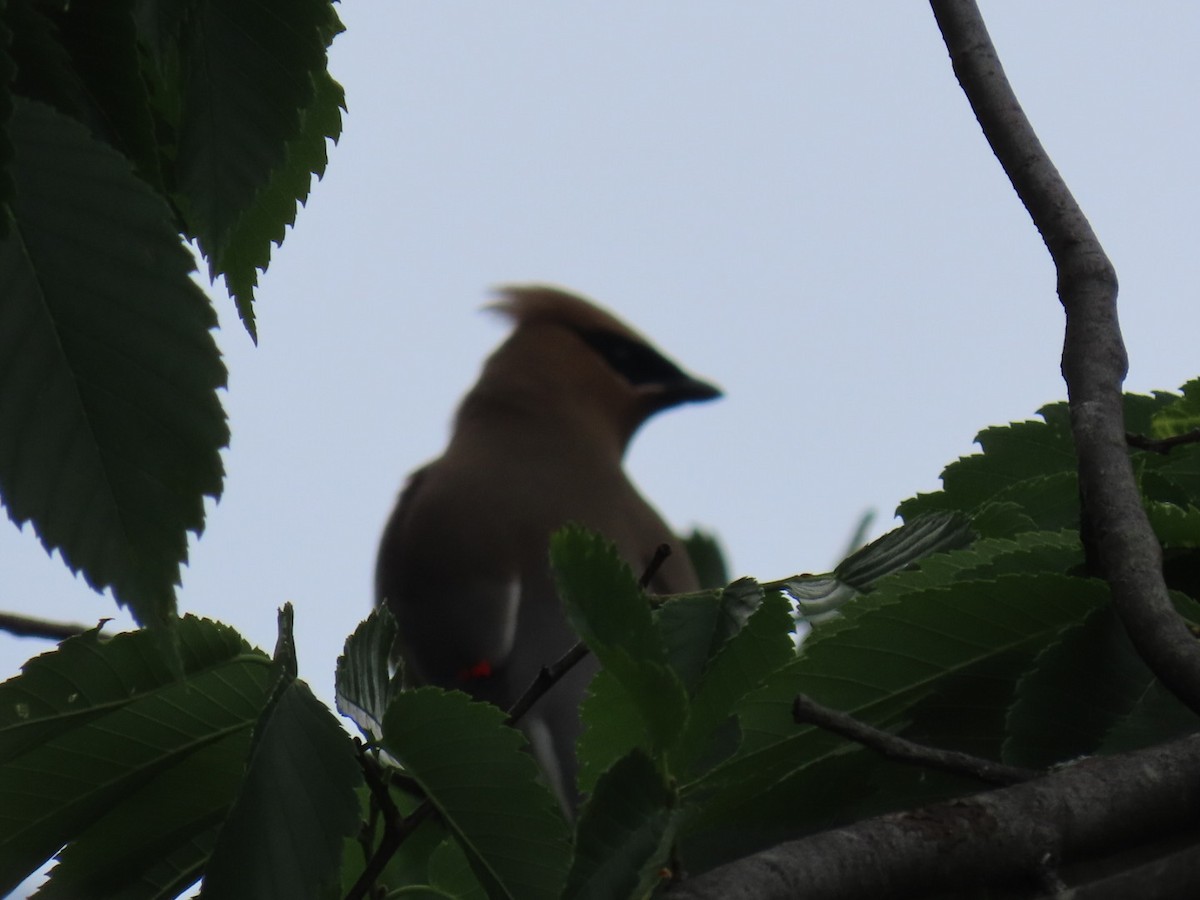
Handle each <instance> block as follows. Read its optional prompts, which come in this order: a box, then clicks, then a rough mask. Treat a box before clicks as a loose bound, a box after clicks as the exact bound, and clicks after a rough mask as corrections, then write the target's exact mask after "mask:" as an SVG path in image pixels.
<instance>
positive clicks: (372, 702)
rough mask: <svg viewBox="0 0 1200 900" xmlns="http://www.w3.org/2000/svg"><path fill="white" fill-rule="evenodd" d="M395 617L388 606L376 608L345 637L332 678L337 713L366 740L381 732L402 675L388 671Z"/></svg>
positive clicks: (394, 631) (379, 735) (394, 633)
mask: <svg viewBox="0 0 1200 900" xmlns="http://www.w3.org/2000/svg"><path fill="white" fill-rule="evenodd" d="M395 641H396V620H395V619H394V618H392V614H391V613H390V612H388V610H387V607H385V606H381V607H377V608H376V609H375V610H373V611H372V613H371V614H370V615H369V616H367V618H366V619H364V620H363V621H362V622H361V623H360V624H359V626H358V627H357V628H356V629H354V633H353V634H351V635H350V637H348V638H346V648H345V650H344V651H343V653H342V655H341V656H339V657H338V661H337V675H336V678H335V687H336V692H337V696H336V700H337V708H338V712H340V713H341V714H342V715H343V716H345V717H346V718H348V719H350V720H351V721H352V722H354V724H355V725H357V726H358V728H359V730H360V731H361V732H362V733H363V735H364V736H365V737H366V738H367V740H368V741H374V742H378V741H379V739H380V737H381V736H382V734H383V715H384V713H385V712H387V708H388V704H390V703H391V702H392V698H393V697H395V696H396V695H397V694H398V693H400V689H401V687H402V685H403V680H404V674H403V672H402V671H401V670H400V669H399V668H397V670H396V672H395V674H391V673H389V669H390V660H391V654H392V646H393V644H394V643H395Z"/></svg>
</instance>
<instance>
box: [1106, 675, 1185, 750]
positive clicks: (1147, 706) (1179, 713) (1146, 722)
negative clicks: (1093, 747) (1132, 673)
mask: <svg viewBox="0 0 1200 900" xmlns="http://www.w3.org/2000/svg"><path fill="white" fill-rule="evenodd" d="M1197 732H1200V719H1197V718H1196V714H1195V713H1194V712H1192V711H1191V710H1190V709H1188V708H1187V707H1186V706H1184V705H1183V704H1182V703H1181V702H1180V701H1179V700H1178V699H1177V698H1176V697H1175V695H1174V694H1172V693H1171V692H1170V691H1169V690H1167V689H1166V688H1165V687H1164V686H1163V683H1162V682H1161V681H1158V680H1155V681H1152V682H1151V683H1149V684H1146V685H1144V688H1143V690H1142V692H1141V693H1140V694H1139V695H1138V698H1137V701H1136V702H1135V703H1134V704H1133V706H1132V707H1131V708H1130V709H1129V712H1128V713H1127V714H1126V715H1125V716H1124V717H1123V718H1122V719H1121V720H1120V721H1119V722H1117V723H1115V724H1114V725H1113V727H1112V729H1111V730H1110V731H1109V732H1108V734H1106V735H1105V736H1104V741H1103V742H1102V743H1101V744H1100V746H1099V747H1098V748H1097V752H1098V753H1101V754H1106V753H1125V752H1128V751H1130V750H1141V749H1143V748H1144V747H1150V746H1153V745H1154V744H1159V743H1162V742H1163V741H1164V740H1168V739H1170V738H1174V737H1182V736H1183V735H1186V734H1195V733H1197Z"/></svg>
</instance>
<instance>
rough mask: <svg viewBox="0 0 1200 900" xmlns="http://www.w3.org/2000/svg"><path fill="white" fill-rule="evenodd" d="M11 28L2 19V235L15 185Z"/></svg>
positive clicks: (0, 71) (0, 80)
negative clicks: (10, 134) (11, 136)
mask: <svg viewBox="0 0 1200 900" xmlns="http://www.w3.org/2000/svg"><path fill="white" fill-rule="evenodd" d="M11 43H12V31H11V29H9V27H8V24H7V23H6V22H4V21H3V19H0V239H3V238H4V237H6V236H7V235H8V227H9V210H10V206H11V204H12V199H13V194H14V188H13V178H12V159H13V145H12V140H11V139H10V138H9V136H8V132H9V128H10V127H11V123H12V115H13V96H12V80H13V77H14V76H15V75H16V74H17V67H16V65H14V63H13V58H12V54H11V53H10V52H9V45H10V44H11Z"/></svg>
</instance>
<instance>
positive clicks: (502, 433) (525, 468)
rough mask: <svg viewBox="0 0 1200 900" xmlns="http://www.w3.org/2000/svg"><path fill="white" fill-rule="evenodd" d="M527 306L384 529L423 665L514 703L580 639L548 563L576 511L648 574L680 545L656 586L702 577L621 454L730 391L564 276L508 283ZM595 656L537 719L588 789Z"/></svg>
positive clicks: (553, 769)
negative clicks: (658, 416)
mask: <svg viewBox="0 0 1200 900" xmlns="http://www.w3.org/2000/svg"><path fill="white" fill-rule="evenodd" d="M500 296H501V299H500V300H499V302H497V303H495V304H494V305H493V306H492V307H491V308H493V309H496V310H498V311H500V312H501V313H503V314H505V315H506V316H508V318H509V319H511V320H512V322H513V325H514V328H513V331H512V333H511V334H510V335H509V337H508V339H507V340H506V341H505V342H504V343H503V344H501V345H500V347H499V348H498V349H497V350H496V351H495V352H494V353H493V354H492V355H491V357H490V358H489V359H488V360H487V362H486V363H485V365H484V367H483V371H482V373H481V374H480V376H479V380H478V381H477V382H476V383H475V386H474V387H473V388H471V390H470V392H469V393H468V394H467V395H466V397H465V398H464V399H463V401H462V403H461V405H460V406H459V408H458V414H457V416H456V418H455V421H454V430H453V434H452V436H451V438H450V443H449V446H447V448H446V451H445V453H443V454H442V456H441V457H440V458H439V459H437V460H434V461H433V462H431V463H429V464H428V465H426V466H424V467H423V468H421V469H419V470H417V471H416V472H414V473H413V474H412V475H411V476H410V477H409V480H408V483H407V484H406V485H405V488H404V491H403V493H402V494H401V496H400V500H399V502H398V503H397V505H396V509H395V510H394V511H393V513H392V516H391V518H390V519H389V521H388V523H387V526H386V528H385V529H384V532H383V538H382V541H381V543H380V547H379V558H378V561H377V564H376V573H375V589H376V602H377V603H384V602H386V603H387V604H388V607H389V608H390V609H391V611H392V613H393V614H394V615H395V617H396V621H397V623H398V625H399V638H398V649H399V652H400V655H401V657H402V658H403V660H404V663H405V666H406V673H407V676H408V678H409V680H410V682H416V683H427V684H436V685H441V686H443V687H448V688H457V689H460V690H464V691H466V692H468V693H469V694H472V695H473V696H474V697H476V698H478V699H482V700H487V701H490V702H492V703H495V704H496V705H498V706H500V707H501V708H503V709H506V710H507V709H508V708H509V707H511V706H512V704H513V703H515V702H516V700H517V699H518V698H519V697H520V696H521V695H522V694H523V693H524V692H525V690H526V689H527V688H528V687H529V686H530V684H531V683H532V682H533V681H534V679H535V678H536V677H537V675H538V672H539V670H540V669H541V668H542V667H543V666H547V665H550V664H551V663H553V662H554V661H555V660H557V659H558V658H559V657H560V656H562V654H564V653H565V652H566V651H567V650H568V649H570V647H571V646H572V645H573V644H574V643H575V641H576V637H575V635H574V634H573V632H572V631H571V628H570V626H569V625H568V624H567V621H566V617H565V615H564V613H563V610H562V606H561V604H560V602H559V600H558V597H557V594H556V591H555V587H554V582H553V578H552V575H551V572H550V566H549V539H550V535H551V534H552V533H553V532H554V531H556V530H557V529H559V528H560V527H562V526H563V525H566V524H567V523H570V522H575V523H578V524H580V525H583V526H585V527H587V528H590V529H592V530H595V531H598V532H600V533H601V534H603V535H604V536H605V537H607V538H608V539H609V540H611V541H613V542H614V543H615V544H616V545H617V548H618V550H619V551H620V553H621V554H622V556H623V557H624V558H625V561H626V562H627V563H628V564H629V565H630V567H631V568H632V569H633V571H634V573H635V574H639V575H640V574H641V573H642V571H643V570H644V569H645V567H646V566H647V564H648V563H649V561H650V560H651V559H652V557H653V556H654V554H655V551H656V549H657V547H658V546H659V545H660V544H662V543H667V544H669V545H670V546H671V548H672V550H673V552H672V553H671V555H670V556H669V557H668V558H667V559H666V561H665V562H664V564H663V565H662V567H661V568H660V569H659V571H658V573H657V575H656V576H655V577H654V579H653V581H652V582H651V584H650V589H651V590H653V591H655V592H656V593H680V592H685V591H691V590H696V589H698V585H697V581H696V575H695V572H694V571H693V569H692V566H691V563H690V562H689V561H688V557H687V554H686V552H685V551H684V550H683V548H682V546H681V545H680V544H679V542H678V540H677V539H676V538H675V537H674V536H673V535H672V533H671V531H670V530H669V529H668V528H667V526H666V524H665V523H664V522H663V520H662V519H661V518H660V517H659V515H658V513H656V512H655V511H654V510H653V509H652V508H651V507H650V505H649V504H648V503H647V502H646V501H645V500H643V499H642V497H641V495H640V494H639V493H638V492H637V489H636V488H635V487H634V486H633V484H632V483H631V482H630V481H629V479H628V478H627V477H626V475H625V472H624V471H623V470H622V468H621V459H622V456H623V455H624V453H625V448H626V447H627V446H628V444H629V441H630V439H631V438H632V437H633V434H634V432H635V431H637V429H638V426H640V425H641V424H642V423H643V422H644V421H646V419H648V418H649V417H650V416H652V415H653V414H654V413H656V412H659V411H661V410H664V409H668V408H670V407H672V406H676V405H678V404H681V403H687V402H691V401H698V400H710V399H712V398H714V397H719V396H720V391H718V390H717V389H716V388H715V387H713V386H712V385H710V384H707V383H705V382H703V381H699V380H697V379H695V378H692V377H691V376H690V375H688V374H686V373H685V372H683V371H681V370H680V369H679V368H678V367H677V366H676V365H675V364H674V363H672V362H670V361H669V360H667V359H666V358H665V357H663V356H662V355H660V354H659V353H658V351H656V350H655V349H654V348H653V347H651V346H650V344H649V343H647V342H646V341H645V340H644V339H643V338H642V337H641V336H639V335H638V334H637V333H636V332H634V331H633V330H632V329H630V328H629V327H628V326H626V325H624V324H623V323H622V322H620V321H618V320H617V319H616V318H614V317H613V316H612V315H610V314H609V313H607V312H605V311H603V310H601V309H599V308H597V307H595V306H593V305H592V304H590V303H588V302H587V301H585V300H583V299H581V298H579V297H576V296H573V295H571V294H568V293H566V292H564V291H561V290H558V289H556V288H551V287H543V286H524V287H512V288H506V289H504V290H502V291H501V292H500ZM595 671H596V664H595V662H594V660H593V659H591V658H589V659H588V660H585V661H584V663H582V664H580V665H578V666H576V667H575V669H573V670H572V671H571V672H570V673H569V674H568V675H567V676H566V677H565V678H564V679H563V680H562V681H561V682H560V683H558V684H556V685H555V686H554V687H553V688H552V689H551V690H550V691H549V692H548V693H547V694H546V695H545V696H543V697H542V698H540V699H539V700H538V702H537V703H536V704H535V705H534V707H533V708H532V709H531V710H530V711H529V712H528V713H527V714H526V715H525V717H524V718H523V719H522V720H521V721H520V723H519V724H520V727H521V728H522V729H523V730H524V731H525V733H526V735H527V736H528V738H529V741H530V744H531V747H532V750H533V752H534V755H535V756H536V757H537V759H538V762H539V763H540V764H541V766H542V768H543V770H544V771H545V773H546V777H547V780H548V781H549V782H550V784H551V786H552V787H553V788H554V789H555V791H556V792H557V793H558V795H559V797H560V799H561V800H563V802H564V804H565V805H566V806H568V807H570V808H573V807H574V806H575V802H576V796H575V787H574V785H575V774H576V763H575V741H576V739H577V738H578V736H579V732H580V722H579V704H580V701H581V700H582V699H583V694H584V690H585V688H586V686H587V683H588V681H589V680H590V678H591V676H592V675H593V674H594V673H595Z"/></svg>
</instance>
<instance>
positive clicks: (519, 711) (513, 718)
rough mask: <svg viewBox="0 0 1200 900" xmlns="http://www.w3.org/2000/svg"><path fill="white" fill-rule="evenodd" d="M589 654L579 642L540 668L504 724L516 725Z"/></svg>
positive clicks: (581, 642)
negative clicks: (555, 659)
mask: <svg viewBox="0 0 1200 900" xmlns="http://www.w3.org/2000/svg"><path fill="white" fill-rule="evenodd" d="M589 652H590V651H589V650H588V648H587V644H585V643H584V642H583V641H580V642H579V643H577V644H576V645H575V646H574V647H572V648H571V649H570V650H568V651H567V652H566V653H564V654H563V655H562V656H561V657H559V659H558V660H557V661H555V662H553V663H551V664H550V665H548V666H542V668H541V670H540V671H539V672H538V674H537V678H535V679H534V680H533V684H531V685H530V686H529V687H527V688H526V689H525V693H523V694H522V695H521V696H520V697H518V698H517V702H516V703H514V704H513V705H512V707H511V708H510V709H509V711H508V718H507V719H505V720H504V724H506V725H516V724H517V722H518V721H519V720H520V718H521V717H522V716H523V715H525V713H527V712H529V710H530V709H531V708H532V707H533V704H535V703H537V702H538V700H540V699H542V697H543V695H545V693H546V691H548V690H550V688H552V687H554V685H556V684H558V682H559V681H561V680H562V677H563V676H564V675H566V674H567V673H568V672H570V671H571V670H572V669H573V668H575V666H576V665H578V664H579V663H580V662H581V661H582V660H583V659H584V657H586V656H587V655H588V653H589Z"/></svg>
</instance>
